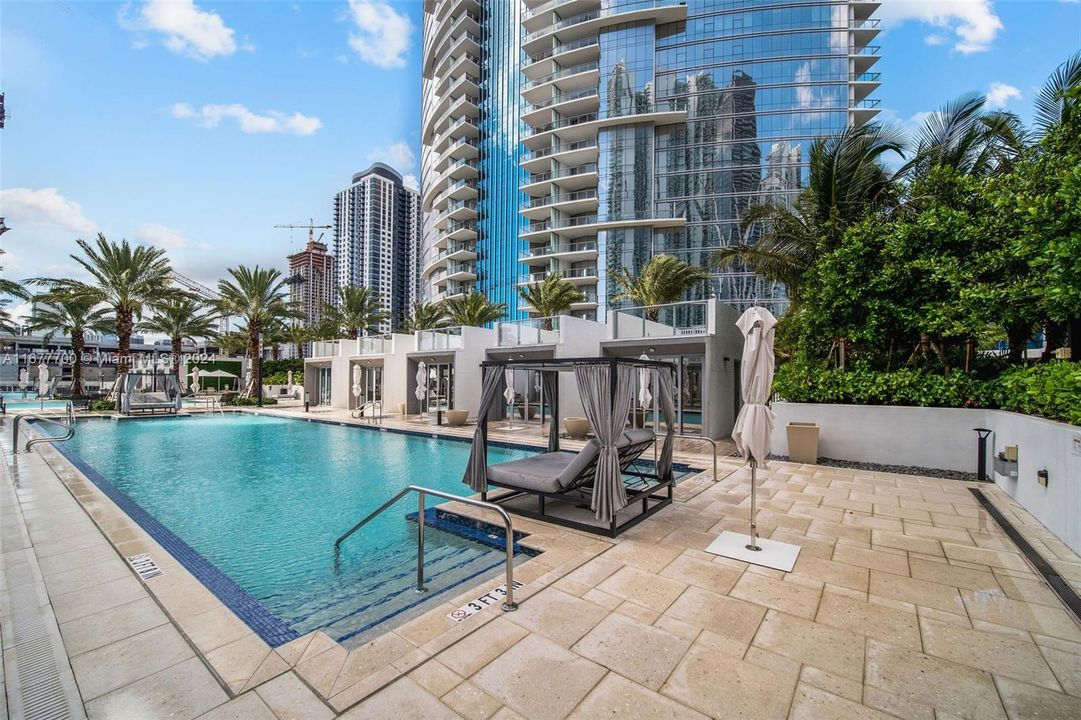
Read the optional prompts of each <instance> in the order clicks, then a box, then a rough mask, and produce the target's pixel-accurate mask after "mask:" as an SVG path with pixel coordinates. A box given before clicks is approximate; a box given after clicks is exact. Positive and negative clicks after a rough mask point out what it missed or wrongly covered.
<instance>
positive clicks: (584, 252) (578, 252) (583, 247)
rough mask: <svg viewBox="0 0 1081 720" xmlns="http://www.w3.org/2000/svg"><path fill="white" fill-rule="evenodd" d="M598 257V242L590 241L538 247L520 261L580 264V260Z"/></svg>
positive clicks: (521, 257) (530, 249) (528, 251)
mask: <svg viewBox="0 0 1081 720" xmlns="http://www.w3.org/2000/svg"><path fill="white" fill-rule="evenodd" d="M596 257H597V241H596V240H589V241H586V242H579V243H564V244H562V245H560V244H556V245H538V246H535V247H531V248H529V249H528V250H526V251H525V252H523V253H522V254H521V256H519V258H518V259H519V261H520V262H523V263H526V264H536V263H537V262H540V263H542V264H546V263H548V262H549V261H550V260H556V259H559V260H565V261H567V262H578V261H580V260H592V259H594V258H596Z"/></svg>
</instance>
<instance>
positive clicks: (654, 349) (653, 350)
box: [648, 347, 657, 355]
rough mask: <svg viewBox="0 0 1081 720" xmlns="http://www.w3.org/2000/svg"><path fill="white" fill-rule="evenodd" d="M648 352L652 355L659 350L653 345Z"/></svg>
mask: <svg viewBox="0 0 1081 720" xmlns="http://www.w3.org/2000/svg"><path fill="white" fill-rule="evenodd" d="M648 352H649V354H650V355H652V354H653V353H655V352H657V348H655V347H651V348H649V350H648Z"/></svg>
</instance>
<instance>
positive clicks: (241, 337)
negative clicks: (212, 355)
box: [213, 330, 248, 355]
mask: <svg viewBox="0 0 1081 720" xmlns="http://www.w3.org/2000/svg"><path fill="white" fill-rule="evenodd" d="M213 340H214V342H215V343H216V344H217V346H218V350H220V351H221V352H222V353H224V354H225V355H236V354H237V353H239V352H243V351H244V350H245V348H247V347H248V336H247V334H246V333H242V332H239V331H237V330H232V331H230V332H226V333H215V334H214V335H213Z"/></svg>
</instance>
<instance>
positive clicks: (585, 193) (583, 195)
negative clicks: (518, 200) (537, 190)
mask: <svg viewBox="0 0 1081 720" xmlns="http://www.w3.org/2000/svg"><path fill="white" fill-rule="evenodd" d="M595 197H597V191H596V189H594V188H590V189H588V190H579V191H578V192H572V193H555V194H552V195H545V196H544V197H539V198H530V199H529V200H528V201H527V202H524V203H522V208H524V209H526V210H528V209H531V208H539V207H546V206H548V205H556V204H558V203H564V202H573V201H575V200H589V199H591V198H595Z"/></svg>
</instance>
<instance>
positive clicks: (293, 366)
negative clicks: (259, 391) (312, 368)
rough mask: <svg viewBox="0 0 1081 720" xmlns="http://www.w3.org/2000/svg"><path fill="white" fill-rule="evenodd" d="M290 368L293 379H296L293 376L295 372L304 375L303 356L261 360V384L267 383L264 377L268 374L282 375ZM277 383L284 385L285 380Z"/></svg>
mask: <svg viewBox="0 0 1081 720" xmlns="http://www.w3.org/2000/svg"><path fill="white" fill-rule="evenodd" d="M290 370H292V371H293V375H294V380H295V379H296V378H295V376H296V374H297V373H300V374H301V377H303V375H304V358H289V359H287V360H264V361H263V384H264V385H268V384H269V383H267V381H266V377H267V376H268V375H278V374H281V375H282V376H283V377H284V376H285V373H287V372H289V371H290ZM279 384H280V385H284V384H285V381H282V382H281V383H279Z"/></svg>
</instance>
